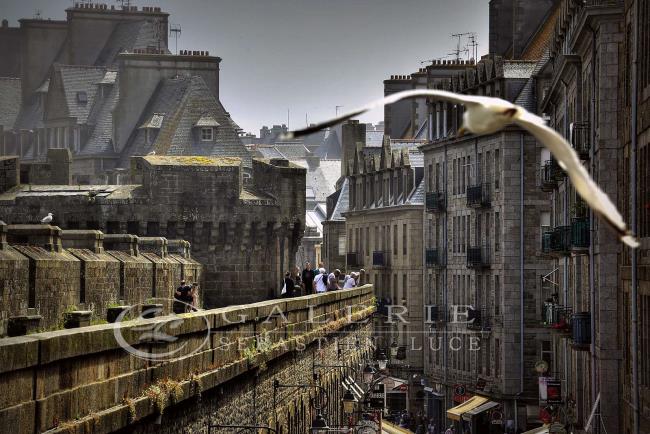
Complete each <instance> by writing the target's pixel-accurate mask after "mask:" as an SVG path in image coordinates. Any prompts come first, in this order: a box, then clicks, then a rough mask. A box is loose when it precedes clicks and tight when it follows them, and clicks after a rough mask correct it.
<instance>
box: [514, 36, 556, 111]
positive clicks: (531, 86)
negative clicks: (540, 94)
mask: <svg viewBox="0 0 650 434" xmlns="http://www.w3.org/2000/svg"><path fill="white" fill-rule="evenodd" d="M549 58H550V55H549V50H548V48H547V49H546V51H545V52H544V54H543V55H542V57H541V58H540V59H539V61H538V62H537V64H536V65H535V68H534V69H533V71H532V73H531V77H530V78H529V79H528V81H527V82H526V84H525V85H524V87H523V88H522V90H521V92H519V96H518V97H517V98H516V99H515V104H517V105H520V106H522V107H523V108H525V109H526V110H528V111H529V112H532V113H535V112H536V111H537V100H536V95H535V78H534V75H536V74H538V73H539V72H540V71H541V70H542V68H543V67H544V65H545V64H546V62H548V60H549Z"/></svg>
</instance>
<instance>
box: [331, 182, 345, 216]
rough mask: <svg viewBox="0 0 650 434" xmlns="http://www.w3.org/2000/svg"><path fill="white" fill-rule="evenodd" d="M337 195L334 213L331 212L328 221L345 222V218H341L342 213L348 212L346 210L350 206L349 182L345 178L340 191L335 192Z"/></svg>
mask: <svg viewBox="0 0 650 434" xmlns="http://www.w3.org/2000/svg"><path fill="white" fill-rule="evenodd" d="M337 194H338V196H339V197H338V200H337V201H336V205H335V206H334V211H332V216H331V217H330V218H329V220H332V221H345V217H343V213H346V212H348V208H349V206H350V182H349V181H348V179H347V178H345V181H343V185H342V186H341V191H340V192H337Z"/></svg>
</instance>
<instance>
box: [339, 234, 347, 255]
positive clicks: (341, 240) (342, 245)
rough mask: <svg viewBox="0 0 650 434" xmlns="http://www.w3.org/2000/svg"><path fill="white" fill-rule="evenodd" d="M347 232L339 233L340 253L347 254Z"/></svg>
mask: <svg viewBox="0 0 650 434" xmlns="http://www.w3.org/2000/svg"><path fill="white" fill-rule="evenodd" d="M345 253H346V251H345V234H342V235H339V255H345Z"/></svg>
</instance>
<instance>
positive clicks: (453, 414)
mask: <svg viewBox="0 0 650 434" xmlns="http://www.w3.org/2000/svg"><path fill="white" fill-rule="evenodd" d="M486 402H488V399H487V398H484V397H482V396H478V395H474V396H472V397H471V398H470V399H468V400H467V401H465V402H463V403H462V404H460V405H457V406H456V407H454V408H450V409H449V410H447V417H448V418H449V419H452V420H460V417H461V416H462V415H463V413H467V412H468V411H471V410H474V409H475V408H476V407H478V406H480V405H483V404H485V403H486Z"/></svg>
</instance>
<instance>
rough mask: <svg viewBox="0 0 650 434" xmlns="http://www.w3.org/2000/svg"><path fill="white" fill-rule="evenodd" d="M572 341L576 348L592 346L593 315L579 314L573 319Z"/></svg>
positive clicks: (574, 315)
mask: <svg viewBox="0 0 650 434" xmlns="http://www.w3.org/2000/svg"><path fill="white" fill-rule="evenodd" d="M571 340H572V341H573V345H574V346H579V347H586V346H589V345H591V314H590V313H589V312H579V313H575V314H573V316H572V317H571Z"/></svg>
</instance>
